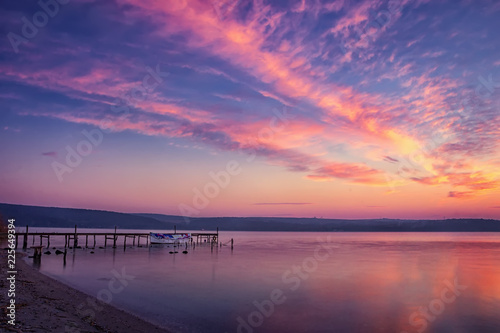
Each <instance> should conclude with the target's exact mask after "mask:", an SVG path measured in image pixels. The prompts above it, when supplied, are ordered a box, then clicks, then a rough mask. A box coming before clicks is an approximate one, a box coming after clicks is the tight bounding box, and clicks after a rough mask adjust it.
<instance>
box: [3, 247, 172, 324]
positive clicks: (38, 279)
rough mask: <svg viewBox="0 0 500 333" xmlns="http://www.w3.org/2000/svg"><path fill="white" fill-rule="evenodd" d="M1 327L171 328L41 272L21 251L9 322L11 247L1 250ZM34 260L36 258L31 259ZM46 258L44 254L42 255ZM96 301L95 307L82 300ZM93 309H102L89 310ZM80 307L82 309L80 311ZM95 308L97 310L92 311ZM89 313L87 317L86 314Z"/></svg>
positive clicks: (18, 257)
mask: <svg viewBox="0 0 500 333" xmlns="http://www.w3.org/2000/svg"><path fill="white" fill-rule="evenodd" d="M1 252H2V256H1V257H2V258H1V260H0V290H1V291H2V292H1V294H0V307H1V310H0V312H1V314H2V321H1V322H0V331H6V332H74V333H79V332H148V333H149V332H151V333H156V332H169V331H167V330H165V329H162V328H159V327H157V326H154V325H153V324H151V323H148V322H146V321H144V320H142V319H140V318H138V317H136V316H134V315H132V314H129V313H127V312H125V311H122V310H119V309H117V308H114V307H113V306H111V305H108V304H105V303H103V302H100V301H98V300H97V299H96V298H95V297H93V296H89V295H87V294H84V293H82V292H80V291H78V290H75V289H73V288H71V287H68V286H67V285H65V284H63V283H61V282H59V281H56V280H54V279H52V278H50V277H48V276H45V275H43V274H41V273H40V272H38V271H37V270H36V269H35V268H33V267H31V266H30V265H28V264H27V263H25V262H24V259H23V258H21V254H20V253H17V255H16V256H17V258H16V270H17V275H16V296H15V300H16V320H15V323H16V325H15V326H12V325H10V324H8V323H7V321H8V320H9V318H8V317H7V316H6V315H7V308H6V307H7V304H8V303H7V302H9V299H10V298H9V297H8V295H7V291H8V289H9V284H8V281H7V275H8V274H7V251H5V250H3V249H2V250H1ZM29 260H32V259H29ZM42 260H43V257H42ZM90 303H93V304H95V308H93V307H92V306H89V305H86V306H85V308H84V309H86V311H82V308H80V309H78V307H79V305H81V304H90ZM89 309H98V310H95V311H93V310H92V311H89ZM79 310H80V311H79ZM91 312H93V314H92V313H91ZM85 315H86V316H87V317H84V316H85Z"/></svg>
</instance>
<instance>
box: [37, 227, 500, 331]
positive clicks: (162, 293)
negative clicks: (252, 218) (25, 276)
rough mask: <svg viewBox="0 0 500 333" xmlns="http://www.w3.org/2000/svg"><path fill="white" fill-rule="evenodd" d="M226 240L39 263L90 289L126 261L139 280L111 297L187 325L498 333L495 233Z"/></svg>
mask: <svg viewBox="0 0 500 333" xmlns="http://www.w3.org/2000/svg"><path fill="white" fill-rule="evenodd" d="M221 238H223V239H225V240H226V239H227V240H228V239H230V238H234V240H235V248H234V250H233V251H232V250H231V249H230V248H229V247H228V246H223V247H220V246H215V247H210V246H203V245H200V244H198V245H197V246H196V247H192V248H191V247H190V248H189V250H188V253H187V254H183V253H182V251H178V252H179V253H177V254H170V253H169V252H170V251H171V250H172V248H169V247H156V246H155V247H149V248H138V247H135V248H127V251H126V252H125V253H124V252H123V251H119V252H116V249H112V250H111V251H110V249H109V248H108V249H95V250H94V251H95V254H90V253H89V251H90V250H85V249H74V251H73V255H72V263H71V265H72V267H71V268H72V269H71V270H64V269H63V268H62V265H61V260H60V258H56V257H55V256H44V258H43V260H44V264H43V265H42V266H41V268H40V269H41V271H43V272H45V273H47V274H50V275H52V276H55V277H57V278H58V279H61V280H62V281H64V282H66V283H68V284H70V285H72V286H76V287H78V288H80V289H82V290H83V291H86V292H88V293H90V294H93V293H95V292H96V291H98V290H100V289H102V288H103V287H105V280H102V279H103V278H107V277H108V278H109V276H107V275H109V272H110V270H111V269H112V268H118V269H121V268H122V267H125V269H126V271H127V273H129V274H132V275H134V276H135V277H136V278H135V279H134V281H133V282H131V283H130V285H129V286H128V287H127V289H126V291H124V292H123V293H121V294H119V295H116V297H114V298H113V305H116V306H119V307H122V308H125V309H127V310H129V311H132V312H134V313H136V314H139V315H141V316H143V317H145V318H147V319H149V320H151V321H153V322H156V323H158V324H162V325H165V326H168V327H170V328H173V329H174V330H177V331H180V332H237V331H238V330H239V332H498V331H500V319H499V317H500V316H499V309H500V256H499V255H500V239H499V238H498V236H497V235H496V234H480V233H478V234H465V233H463V234H455V233H433V234H430V233H422V234H418V233H293V232H286V233H251V232H235V233H225V234H224V233H221ZM103 281H104V282H103ZM457 286H458V287H457ZM465 287H466V288H465ZM464 288H465V289H464ZM279 292H281V294H280V296H279V297H277V295H278V294H279ZM273 293H274V294H273ZM458 293H459V294H458ZM443 295H444V296H443ZM238 318H240V319H238ZM238 320H239V321H238Z"/></svg>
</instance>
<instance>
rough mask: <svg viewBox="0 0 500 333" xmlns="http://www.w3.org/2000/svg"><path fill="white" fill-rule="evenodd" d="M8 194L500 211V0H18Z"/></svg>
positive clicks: (233, 209)
mask: <svg viewBox="0 0 500 333" xmlns="http://www.w3.org/2000/svg"><path fill="white" fill-rule="evenodd" d="M0 15H1V17H2V20H1V22H0V27H1V30H2V40H1V42H0V48H1V57H0V86H1V90H0V103H1V106H2V108H1V112H0V156H2V158H1V160H0V184H1V185H0V202H4V203H16V204H26V205H41V206H55V207H72V208H88V209H103V210H113V211H121V212H150V213H162V214H172V215H187V216H193V217H196V216H199V217H202V216H281V217H318V218H319V217H323V218H353V219H354V218H403V219H441V218H452V217H458V218H467V217H478V218H479V217H480V218H500V150H499V144H500V135H499V134H500V130H499V126H498V125H499V124H500V113H499V112H500V108H499V107H500V39H499V38H498V31H500V20H498V17H499V16H500V1H488V0H479V1H472V0H462V1H457V0H454V1H444V0H436V1H427V0H391V1H377V0H373V1H371V0H370V1H348V0H345V1H323V0H297V1H284V0H279V1H274V0H239V1H238V0H227V1H226V0H214V1H209V0H207V1H196V0H195V1H190V0H169V1H163V0H157V1H155V0H140V1H139V0H115V1H108V0H106V1H105V0H99V1H92V0H81V1H77V0H71V1H69V0H58V1H56V0H42V1H40V2H35V1H16V0H6V1H2V3H1V5H0Z"/></svg>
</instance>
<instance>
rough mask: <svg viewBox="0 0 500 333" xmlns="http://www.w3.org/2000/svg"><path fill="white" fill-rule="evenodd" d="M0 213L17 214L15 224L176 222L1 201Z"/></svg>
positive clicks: (162, 225)
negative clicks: (3, 202)
mask: <svg viewBox="0 0 500 333" xmlns="http://www.w3.org/2000/svg"><path fill="white" fill-rule="evenodd" d="M0 214H1V215H2V216H3V217H4V218H5V219H7V218H9V219H10V218H15V219H16V226H18V227H24V226H26V225H28V226H30V227H34V226H36V227H53V228H57V227H61V228H71V227H74V226H75V225H78V227H81V228H114V227H115V226H118V227H120V228H122V229H172V228H173V227H174V224H172V223H169V222H162V221H159V220H157V219H153V218H148V217H143V216H135V215H131V214H125V213H116V212H108V211H102V210H90V209H74V208H55V207H39V206H23V205H11V204H2V203H0Z"/></svg>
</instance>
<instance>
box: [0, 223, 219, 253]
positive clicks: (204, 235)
mask: <svg viewBox="0 0 500 333" xmlns="http://www.w3.org/2000/svg"><path fill="white" fill-rule="evenodd" d="M189 233H190V234H191V237H192V238H191V242H196V243H203V242H205V243H209V244H215V245H217V243H218V241H219V229H218V228H217V231H216V232H205V231H203V232H189ZM149 234H150V233H149V232H147V233H146V232H118V231H117V229H116V228H115V231H114V232H85V231H84V232H78V230H77V227H76V226H75V231H74V232H29V228H28V227H26V231H25V232H16V248H17V247H18V245H19V237H22V239H23V248H26V247H27V246H28V238H29V236H31V237H32V245H35V239H36V238H39V246H42V245H43V243H44V241H43V240H44V239H46V240H47V248H48V247H49V246H50V239H51V238H52V239H54V238H55V237H64V247H65V248H66V247H70V246H71V244H72V245H73V247H78V246H79V245H78V244H79V240H83V238H85V247H89V237H90V238H91V242H92V243H91V244H92V246H91V247H95V246H96V244H97V238H101V239H104V247H106V246H107V243H108V240H110V241H112V242H113V247H116V243H117V241H118V238H119V237H123V246H126V245H127V238H131V239H132V245H133V246H135V241H136V238H137V245H138V246H140V242H141V238H145V240H146V246H148V245H149ZM172 234H177V232H176V231H175V230H174V232H173V233H172ZM2 235H4V236H7V233H5V234H2ZM102 237H104V238H102Z"/></svg>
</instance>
